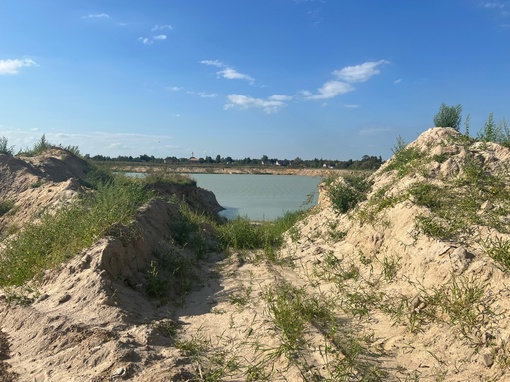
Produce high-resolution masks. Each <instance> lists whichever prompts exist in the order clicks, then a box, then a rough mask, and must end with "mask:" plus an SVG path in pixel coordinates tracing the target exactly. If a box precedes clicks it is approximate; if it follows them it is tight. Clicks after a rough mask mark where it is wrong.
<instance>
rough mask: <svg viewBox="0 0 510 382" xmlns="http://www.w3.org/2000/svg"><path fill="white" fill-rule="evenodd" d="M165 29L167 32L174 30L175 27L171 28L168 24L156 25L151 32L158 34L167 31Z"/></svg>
mask: <svg viewBox="0 0 510 382" xmlns="http://www.w3.org/2000/svg"><path fill="white" fill-rule="evenodd" d="M165 29H167V30H172V29H174V27H173V26H171V25H170V24H166V25H155V26H154V27H153V28H152V29H151V31H152V32H156V31H162V30H165Z"/></svg>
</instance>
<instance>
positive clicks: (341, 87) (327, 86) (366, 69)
mask: <svg viewBox="0 0 510 382" xmlns="http://www.w3.org/2000/svg"><path fill="white" fill-rule="evenodd" d="M382 64H389V61H386V60H380V61H377V62H365V63H363V64H360V65H355V66H346V67H345V68H342V69H340V70H335V71H333V75H334V76H336V77H337V78H338V80H331V81H327V82H325V83H324V85H322V87H320V88H319V89H317V92H316V93H315V94H314V93H312V92H310V91H307V90H304V91H302V92H301V95H302V96H303V97H304V98H306V99H311V100H316V99H328V98H333V97H336V96H339V95H342V94H346V93H349V92H352V91H354V90H356V88H355V87H354V86H352V84H354V83H357V82H365V81H368V80H369V79H370V78H371V77H372V76H374V75H376V74H379V73H380V71H379V69H377V67H378V66H379V65H382Z"/></svg>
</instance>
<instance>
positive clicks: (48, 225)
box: [0, 177, 152, 286]
mask: <svg viewBox="0 0 510 382" xmlns="http://www.w3.org/2000/svg"><path fill="white" fill-rule="evenodd" d="M151 196H152V194H151V193H150V192H147V191H146V188H145V186H144V184H143V182H138V181H131V180H128V179H125V178H123V177H118V178H116V179H115V181H114V182H111V183H108V184H103V185H100V186H99V187H98V190H97V192H95V193H93V194H84V195H82V197H81V199H80V200H79V201H75V202H73V203H72V204H71V205H69V206H68V207H67V208H65V209H59V210H57V211H56V212H55V213H49V212H44V213H43V214H42V216H41V218H40V223H38V224H35V223H32V224H28V225H27V226H25V227H24V229H23V230H22V231H20V232H19V233H18V234H17V235H16V236H15V237H14V238H11V239H10V240H9V241H8V242H7V243H6V248H5V249H4V251H3V259H2V261H1V262H0V286H8V285H22V284H24V283H25V282H26V281H28V280H29V279H31V278H32V277H33V276H35V275H36V274H37V273H38V272H40V271H42V270H44V269H46V268H48V267H53V266H55V265H57V264H59V263H60V262H62V261H64V260H66V259H69V258H70V257H72V256H74V255H75V254H77V253H78V252H79V251H80V250H81V249H83V248H86V247H87V246H89V245H90V244H92V243H93V242H94V241H95V240H97V238H98V237H100V236H101V235H104V234H107V233H108V232H109V230H110V229H111V228H112V227H114V226H117V225H119V224H120V225H123V224H129V222H130V220H131V219H132V217H133V214H134V213H135V211H136V210H137V209H138V208H139V207H140V206H141V205H142V204H143V203H144V202H146V201H147V200H148V199H149V198H150V197H151Z"/></svg>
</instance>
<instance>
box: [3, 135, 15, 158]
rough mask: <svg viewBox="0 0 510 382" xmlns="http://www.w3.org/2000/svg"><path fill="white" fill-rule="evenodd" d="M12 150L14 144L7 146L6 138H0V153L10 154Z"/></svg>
mask: <svg viewBox="0 0 510 382" xmlns="http://www.w3.org/2000/svg"><path fill="white" fill-rule="evenodd" d="M13 152H14V146H10V147H9V145H8V140H7V138H5V137H2V138H0V154H8V155H12V153H13Z"/></svg>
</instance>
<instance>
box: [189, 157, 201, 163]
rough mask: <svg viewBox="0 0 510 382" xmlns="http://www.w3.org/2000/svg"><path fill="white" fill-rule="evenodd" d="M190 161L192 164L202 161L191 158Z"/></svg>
mask: <svg viewBox="0 0 510 382" xmlns="http://www.w3.org/2000/svg"><path fill="white" fill-rule="evenodd" d="M189 161H190V162H191V163H199V161H200V160H199V159H198V158H195V157H190V158H189Z"/></svg>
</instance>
